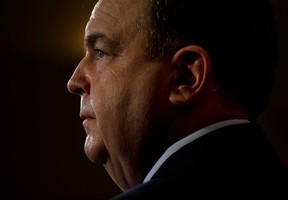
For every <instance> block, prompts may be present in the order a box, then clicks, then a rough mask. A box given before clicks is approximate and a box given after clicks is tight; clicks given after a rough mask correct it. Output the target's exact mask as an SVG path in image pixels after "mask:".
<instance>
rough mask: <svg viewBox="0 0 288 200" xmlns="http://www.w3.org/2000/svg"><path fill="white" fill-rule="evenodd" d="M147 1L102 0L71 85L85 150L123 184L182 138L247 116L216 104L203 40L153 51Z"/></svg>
mask: <svg viewBox="0 0 288 200" xmlns="http://www.w3.org/2000/svg"><path fill="white" fill-rule="evenodd" d="M145 6H146V1H145V0H138V1H134V0H117V1H116V0H100V1H99V2H98V3H97V4H96V6H95V8H94V9H93V11H92V14H91V17H90V20H89V21H88V23H87V26H86V30H85V50H86V53H85V56H84V58H83V59H82V60H81V62H80V63H79V65H78V66H77V68H76V69H75V71H74V73H73V75H72V76H71V78H70V80H69V82H68V84H67V87H68V90H69V91H70V92H71V93H73V94H77V95H80V97H81V104H80V105H81V106H80V117H81V118H82V119H83V127H84V129H85V132H86V133H87V137H86V141H85V145H84V150H85V153H86V155H87V157H88V158H89V159H90V160H91V161H92V162H95V163H101V164H103V166H104V167H105V169H106V170H107V172H108V173H109V175H110V176H111V178H112V179H113V180H114V181H115V183H116V184H117V185H118V186H119V187H120V188H121V189H122V190H127V189H129V188H131V187H132V186H135V185H137V184H139V183H141V182H142V181H143V179H144V177H145V175H146V173H147V172H148V170H149V169H150V168H151V167H152V165H153V163H154V162H156V160H157V159H158V158H159V156H160V155H161V154H162V153H163V152H164V151H165V150H166V149H167V148H168V147H169V146H170V145H171V144H173V143H174V142H176V141H177V140H179V139H181V138H183V137H185V136H186V135H188V134H190V133H192V132H193V131H195V130H197V129H199V128H201V127H203V126H205V125H208V124H210V123H213V122H217V121H219V120H224V119H229V118H231V117H238V116H241V117H243V116H245V113H244V114H243V113H242V112H237V113H238V114H235V115H233V114H232V115H231V113H232V112H229V110H231V109H229V110H228V109H227V106H225V107H226V108H224V107H223V105H221V104H220V103H219V102H220V101H219V97H218V95H217V93H216V92H215V91H216V89H215V88H216V87H215V84H214V82H213V81H212V80H211V78H210V60H209V55H208V54H207V53H206V51H205V50H204V49H202V48H201V47H198V46H194V45H191V46H187V47H184V48H183V49H180V50H179V51H177V52H176V53H175V54H174V55H172V56H167V57H165V58H164V59H152V58H150V57H149V56H148V52H147V48H146V44H147V38H146V35H145V32H144V31H143V30H142V29H141V28H139V27H140V26H141V16H142V14H143V12H144V10H145V9H143V8H145ZM128 7H129V12H127V8H128ZM183 66H184V67H183ZM184 68H185V69H184ZM223 111H225V113H224V112H223ZM191 113H192V114H191ZM216 113H217V116H216ZM219 113H223V115H221V114H220V115H219ZM228 113H229V114H228ZM233 113H234V112H233Z"/></svg>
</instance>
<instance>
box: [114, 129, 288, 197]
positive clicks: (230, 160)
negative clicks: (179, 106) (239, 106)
mask: <svg viewBox="0 0 288 200" xmlns="http://www.w3.org/2000/svg"><path fill="white" fill-rule="evenodd" d="M287 181H288V175H287V170H286V169H285V168H284V166H283V165H282V163H281V162H280V161H279V160H278V158H277V156H276V154H275V152H274V150H273V148H272V147H271V145H270V143H269V142H268V140H267V138H266V136H265V134H264V132H263V130H262V129H261V128H260V127H259V126H258V125H256V124H238V125H230V126H227V127H224V128H220V129H218V130H216V131H213V132H211V133H208V134H207V135H205V136H203V137H200V138H198V139H197V140H195V141H193V142H192V143H190V144H188V145H186V146H184V147H183V148H181V149H180V150H178V151H177V152H176V153H175V154H173V155H172V156H171V157H170V158H168V159H167V160H166V161H165V162H164V163H163V165H162V166H161V167H160V169H159V170H158V171H157V172H156V174H155V175H154V176H153V177H152V179H151V180H150V181H149V182H147V183H145V184H140V185H138V186H135V187H134V188H131V189H130V190H128V191H126V192H125V193H122V194H120V195H118V196H117V197H115V198H114V200H116V199H117V200H120V199H206V197H213V199H223V198H225V199H240V198H241V199H260V198H265V199H267V198H268V199H286V200H288V183H287ZM284 196H285V197H284Z"/></svg>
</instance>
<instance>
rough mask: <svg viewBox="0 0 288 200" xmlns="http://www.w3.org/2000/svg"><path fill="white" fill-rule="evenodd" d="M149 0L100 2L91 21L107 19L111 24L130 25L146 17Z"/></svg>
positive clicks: (108, 0) (103, 0)
mask: <svg viewBox="0 0 288 200" xmlns="http://www.w3.org/2000/svg"><path fill="white" fill-rule="evenodd" d="M146 2H147V0H99V1H98V2H97V3H96V5H95V7H94V9H93V11H92V13H91V17H90V19H92V20H93V19H99V18H100V19H101V20H104V21H105V19H107V20H109V22H110V23H111V22H112V23H113V22H115V21H116V22H118V23H125V22H127V23H129V22H133V21H135V20H138V19H139V18H140V17H141V16H144V12H145V10H146V9H145V8H146V7H147V6H146V4H147V3H146Z"/></svg>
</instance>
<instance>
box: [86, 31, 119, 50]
mask: <svg viewBox="0 0 288 200" xmlns="http://www.w3.org/2000/svg"><path fill="white" fill-rule="evenodd" d="M97 41H101V42H102V43H103V44H105V48H108V49H109V50H111V51H113V52H116V51H119V50H120V48H119V43H118V42H116V41H113V40H112V39H111V38H109V37H108V36H107V35H106V34H104V33H101V32H95V33H92V34H89V35H87V36H85V39H84V52H86V49H87V48H92V47H93V46H94V45H95V43H96V42H97Z"/></svg>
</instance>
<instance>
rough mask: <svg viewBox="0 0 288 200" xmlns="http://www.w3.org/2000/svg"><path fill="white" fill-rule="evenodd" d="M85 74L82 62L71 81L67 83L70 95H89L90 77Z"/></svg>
mask: <svg viewBox="0 0 288 200" xmlns="http://www.w3.org/2000/svg"><path fill="white" fill-rule="evenodd" d="M85 73H86V72H85V70H84V69H83V60H82V61H81V62H80V63H79V65H78V66H77V67H76V69H75V71H74V73H73V74H72V76H71V77H70V79H69V81H68V82H67V89H68V91H69V92H70V93H72V94H76V95H79V96H81V95H83V94H84V93H87V94H89V91H90V85H89V80H88V76H87V75H86V74H85Z"/></svg>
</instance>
